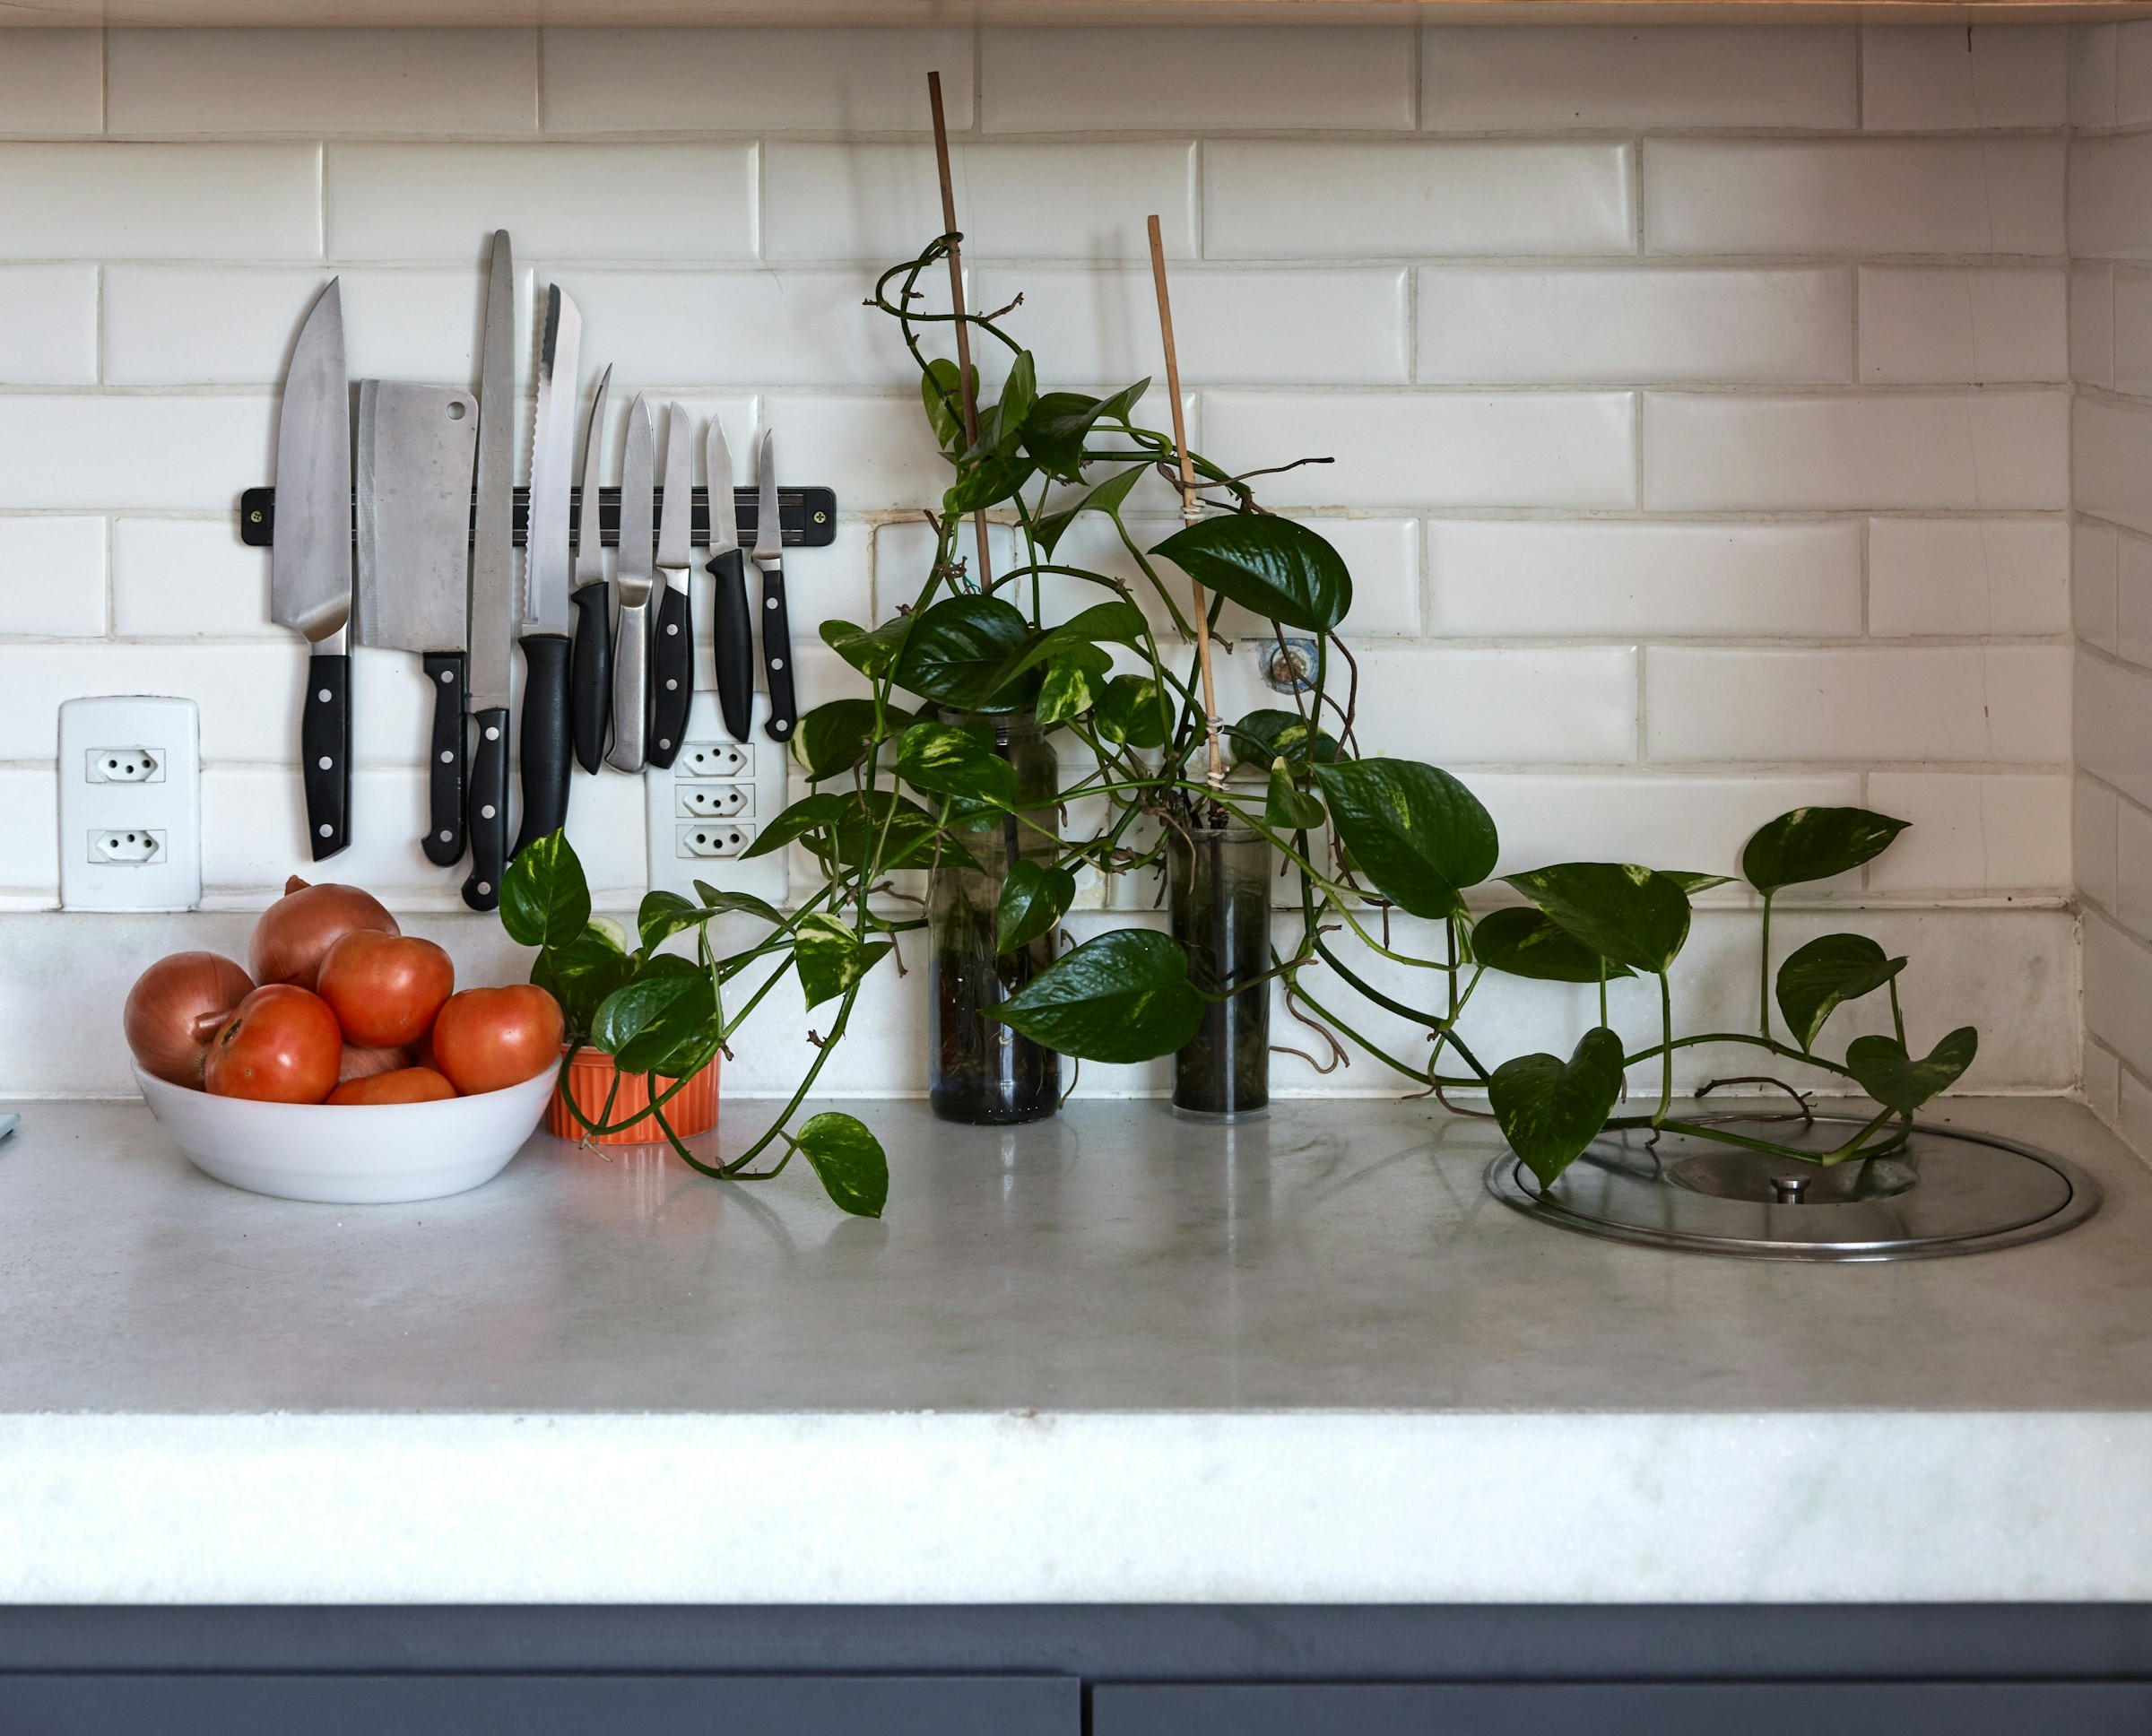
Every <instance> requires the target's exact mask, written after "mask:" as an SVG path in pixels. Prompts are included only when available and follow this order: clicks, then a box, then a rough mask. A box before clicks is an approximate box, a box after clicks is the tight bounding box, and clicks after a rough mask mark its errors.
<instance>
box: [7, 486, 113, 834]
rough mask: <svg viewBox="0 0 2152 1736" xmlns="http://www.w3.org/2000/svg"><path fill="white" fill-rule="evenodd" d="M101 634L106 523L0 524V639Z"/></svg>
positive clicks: (45, 521)
mask: <svg viewBox="0 0 2152 1736" xmlns="http://www.w3.org/2000/svg"><path fill="white" fill-rule="evenodd" d="M104 630H105V521H104V520H103V519H101V518H41V517H40V518H0V635H8V634H14V633H26V634H36V635H45V634H50V635H56V636H59V635H65V636H74V635H90V636H95V635H98V634H101V633H102V632H103V631H104ZM0 830H4V828H0Z"/></svg>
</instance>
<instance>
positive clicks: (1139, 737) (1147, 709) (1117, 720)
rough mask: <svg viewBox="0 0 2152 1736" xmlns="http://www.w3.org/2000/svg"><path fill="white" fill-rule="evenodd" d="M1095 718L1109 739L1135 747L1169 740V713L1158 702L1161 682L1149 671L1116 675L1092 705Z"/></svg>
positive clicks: (1164, 742) (1158, 743)
mask: <svg viewBox="0 0 2152 1736" xmlns="http://www.w3.org/2000/svg"><path fill="white" fill-rule="evenodd" d="M1091 721H1092V722H1093V723H1094V724H1096V725H1098V733H1099V734H1101V735H1103V736H1105V737H1106V740H1107V741H1109V742H1127V743H1128V745H1129V746H1130V747H1132V748H1156V747H1163V746H1164V745H1165V744H1166V716H1165V713H1164V711H1163V710H1162V709H1161V708H1160V707H1159V705H1158V682H1156V681H1153V680H1152V679H1151V678H1150V676H1149V675H1116V676H1115V677H1114V679H1113V680H1112V681H1108V682H1107V683H1106V691H1105V692H1103V693H1101V694H1100V695H1099V696H1098V702H1097V704H1095V705H1094V706H1093V707H1091Z"/></svg>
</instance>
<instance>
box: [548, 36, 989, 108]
mask: <svg viewBox="0 0 2152 1736" xmlns="http://www.w3.org/2000/svg"><path fill="white" fill-rule="evenodd" d="M543 40H544V51H545V78H544V89H545V110H544V124H545V130H546V131H547V132H548V133H554V134H562V133H568V134H573V133H660V132H692V133H712V132H715V133H750V132H753V133H798V132H845V131H851V132H859V133H924V132H927V131H928V130H930V128H931V127H932V126H933V121H932V119H931V117H930V115H929V111H928V109H927V100H926V75H927V74H928V73H930V72H939V73H940V74H941V96H942V101H943V103H944V105H945V106H946V108H947V109H948V111H949V117H950V119H949V125H950V130H951V131H955V132H961V131H964V130H966V129H967V128H968V126H969V125H970V117H971V109H972V80H971V32H970V31H969V30H936V29H928V30H877V29H874V28H872V26H868V25H862V24H847V25H846V26H845V27H844V28H843V29H842V30H785V29H763V28H755V27H741V26H733V27H729V28H723V29H703V30H694V29H686V30H663V29H644V30H546V31H545V32H543Z"/></svg>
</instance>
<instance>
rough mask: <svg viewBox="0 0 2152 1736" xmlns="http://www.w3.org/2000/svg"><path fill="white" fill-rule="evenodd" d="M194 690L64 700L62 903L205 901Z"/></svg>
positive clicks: (146, 906) (189, 905)
mask: <svg viewBox="0 0 2152 1736" xmlns="http://www.w3.org/2000/svg"><path fill="white" fill-rule="evenodd" d="M200 728H201V725H200V719H199V716H198V714H197V713H196V711H195V702H194V701H193V700H192V699H135V698H114V699H69V700H68V701H67V702H66V703H65V704H64V705H63V706H61V707H60V904H61V906H62V907H63V908H65V909H68V910H191V909H193V908H194V907H195V906H197V905H199V904H200V903H201V902H202V752H201V746H200Z"/></svg>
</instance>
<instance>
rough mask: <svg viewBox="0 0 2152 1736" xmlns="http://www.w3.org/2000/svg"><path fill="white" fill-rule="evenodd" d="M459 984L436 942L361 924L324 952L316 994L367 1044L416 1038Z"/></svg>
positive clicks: (383, 1045) (348, 1032)
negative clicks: (387, 932) (381, 930)
mask: <svg viewBox="0 0 2152 1736" xmlns="http://www.w3.org/2000/svg"><path fill="white" fill-rule="evenodd" d="M455 989H456V967H455V966H454V965H453V964H451V963H450V962H449V959H448V955H447V953H446V952H444V951H442V950H441V949H440V948H439V947H438V946H436V945H435V944H434V943H433V942H431V941H421V939H420V938H419V937H418V936H417V935H416V934H384V933H380V932H379V931H378V930H376V929H371V928H355V929H353V930H352V931H351V933H348V934H346V935H345V936H344V937H343V939H342V940H340V941H338V942H336V944H335V945H334V946H332V947H331V948H330V949H329V950H328V951H327V952H325V953H324V954H323V955H322V960H321V976H320V979H319V980H318V981H317V983H316V985H315V993H316V994H319V995H320V996H321V998H322V999H323V1000H325V1001H326V1002H327V1003H329V1011H332V1012H334V1014H335V1015H336V1022H337V1023H338V1024H340V1025H342V1026H343V1034H344V1035H345V1036H346V1037H349V1038H350V1039H351V1041H352V1042H353V1043H354V1044H356V1045H358V1046H360V1047H361V1048H369V1049H393V1048H400V1047H402V1046H404V1044H406V1043H415V1042H416V1041H418V1039H419V1038H420V1037H423V1036H424V1035H425V1034H426V1028H427V1026H429V1025H430V1024H431V1023H433V1015H434V1014H435V1013H437V1012H438V1011H440V1010H441V1003H442V1002H444V1001H446V1000H447V998H448V997H449V995H450V994H453V993H454V992H455Z"/></svg>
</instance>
